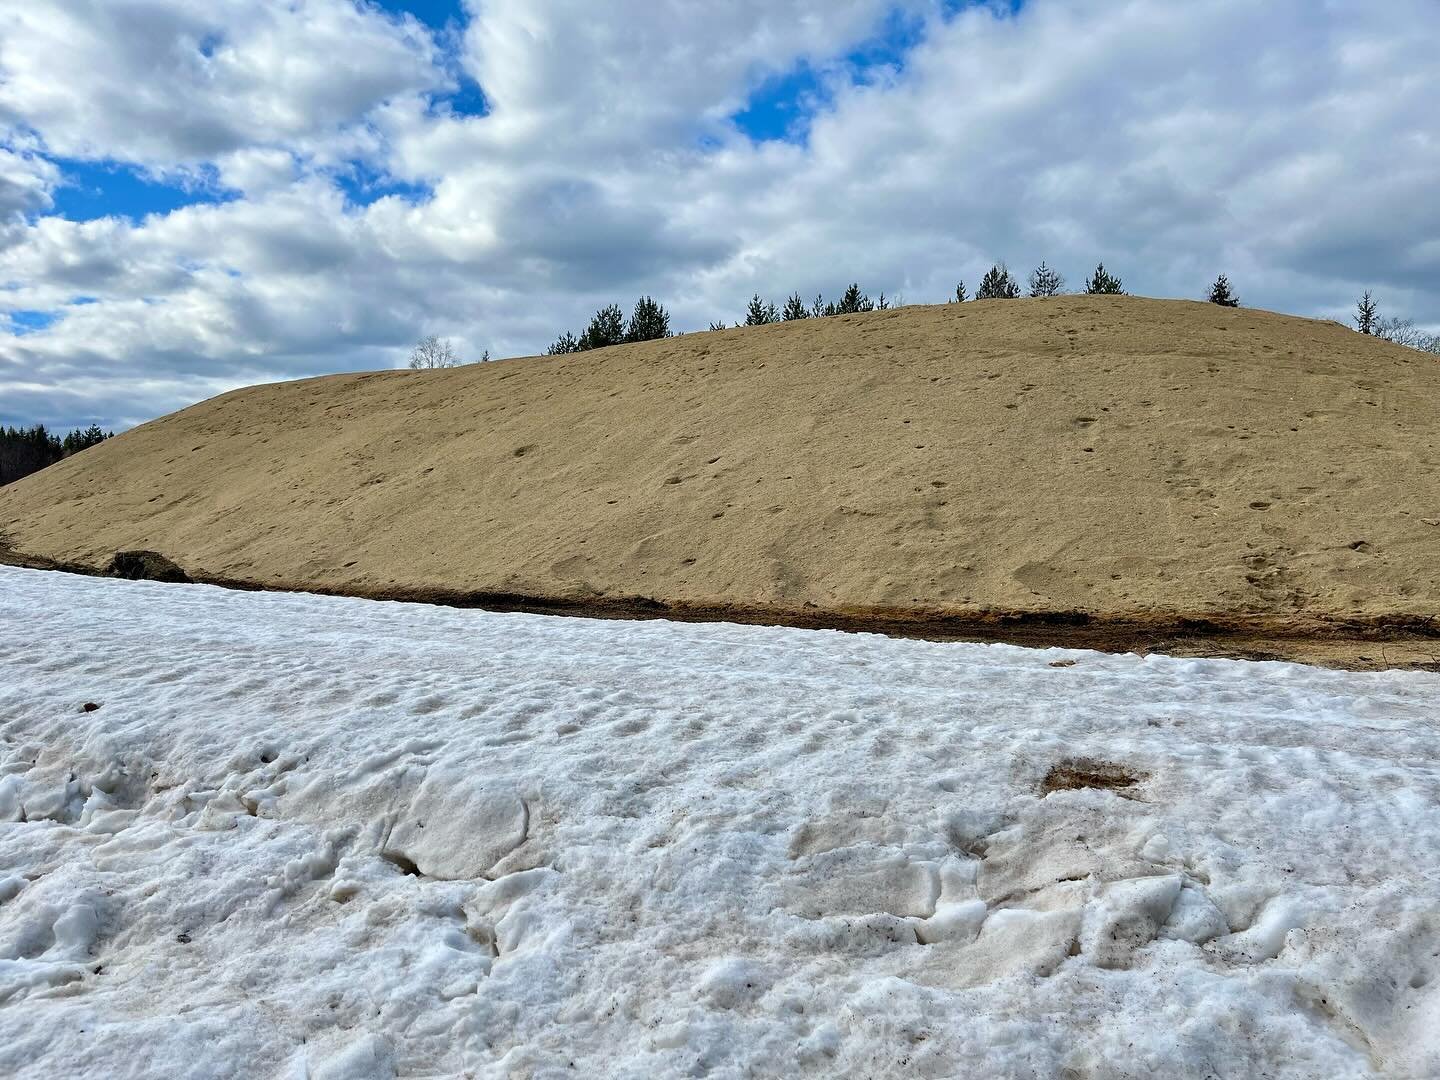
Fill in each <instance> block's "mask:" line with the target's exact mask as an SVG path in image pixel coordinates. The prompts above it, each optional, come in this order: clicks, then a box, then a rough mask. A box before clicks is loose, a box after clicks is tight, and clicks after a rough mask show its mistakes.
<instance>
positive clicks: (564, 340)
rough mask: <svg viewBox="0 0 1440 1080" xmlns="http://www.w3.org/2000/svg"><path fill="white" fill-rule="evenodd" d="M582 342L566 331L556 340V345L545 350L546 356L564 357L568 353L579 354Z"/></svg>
mask: <svg viewBox="0 0 1440 1080" xmlns="http://www.w3.org/2000/svg"><path fill="white" fill-rule="evenodd" d="M579 351H580V341H579V339H578V338H576V336H575V335H574V334H572V333H570V331H569V330H566V331H565V333H563V334H561V335H560V336H559V337H558V338H556V339H555V341H554V343H553V344H552V345H551V346H550V347H549V348H548V349H546V350H545V355H546V356H564V355H565V354H566V353H572V352H579Z"/></svg>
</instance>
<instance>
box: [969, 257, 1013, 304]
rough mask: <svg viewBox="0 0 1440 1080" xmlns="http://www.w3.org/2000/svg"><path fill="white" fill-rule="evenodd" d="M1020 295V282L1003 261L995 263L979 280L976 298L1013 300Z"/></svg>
mask: <svg viewBox="0 0 1440 1080" xmlns="http://www.w3.org/2000/svg"><path fill="white" fill-rule="evenodd" d="M1019 295H1020V283H1019V282H1018V281H1016V280H1015V278H1014V276H1013V275H1012V274H1011V273H1010V271H1009V270H1008V269H1007V268H1006V266H1005V264H1004V263H996V264H995V265H994V266H992V267H991V268H990V270H989V272H987V273H986V275H985V277H984V278H983V279H982V280H981V282H980V289H979V291H978V292H976V293H975V299H976V300H1014V299H1016V298H1017V297H1018V296H1019Z"/></svg>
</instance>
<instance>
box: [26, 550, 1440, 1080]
mask: <svg viewBox="0 0 1440 1080" xmlns="http://www.w3.org/2000/svg"><path fill="white" fill-rule="evenodd" d="M1062 664H1068V665H1069V666H1055V665H1062ZM87 703H89V704H93V705H98V706H99V707H98V708H95V709H93V710H91V711H86V710H85V705H86V704H87ZM1437 720H1440V676H1437V675H1431V674H1424V673H1395V672H1390V673H1370V674H1355V673H1346V672H1335V671H1325V670H1319V669H1311V668H1305V667H1300V666H1296V665H1287V664H1274V663H1266V664H1252V663H1239V662H1232V661H1218V660H1173V659H1167V658H1163V657H1147V658H1140V657H1136V656H1107V655H1102V654H1097V653H1086V652H1078V651H1062V650H1045V651H1032V650H1024V649H1019V648H1012V647H1008V646H995V645H989V646H982V645H957V644H937V643H927V642H914V641H900V640H889V639H885V638H879V637H873V636H866V635H848V634H840V633H833V632H816V631H804V630H793V629H773V628H763V627H746V626H732V625H722V624H715V625H693V624H692V625H682V624H672V623H664V622H645V623H629V622H596V621H586V620H577V619H565V618H551V617H541V616H527V615H513V614H492V613H484V612H475V611H457V610H451V609H445V608H433V607H423V606H417V605H403V604H384V603H374V602H368V601H363V600H348V599H335V598H325V597H316V596H302V595H286V594H247V593H234V592H226V591H222V590H218V589H213V588H208V587H201V586H168V585H157V584H153V583H145V582H119V581H109V580H100V579H86V578H78V577H70V576H65V575H60V574H53V573H40V572H33V571H23V570H14V569H5V568H0V1074H5V1075H19V1076H35V1077H42V1076H44V1077H50V1076H56V1075H66V1074H69V1075H91V1076H153V1075H166V1076H187V1077H224V1076H235V1075H245V1076H277V1077H317V1078H321V1077H389V1076H397V1075H398V1076H452V1075H454V1076H461V1075H474V1076H484V1077H509V1076H516V1077H558V1076H577V1075H578V1076H596V1077H601V1076H604V1077H627V1078H629V1077H634V1078H637V1080H638V1078H642V1077H644V1078H648V1077H664V1076H707V1075H708V1076H714V1077H742V1076H787V1077H789V1076H825V1077H830V1076H884V1075H897V1076H901V1075H903V1076H1013V1077H1031V1076H1040V1077H1050V1076H1067V1077H1096V1078H1102V1077H1107V1078H1108V1077H1117V1078H1118V1077H1126V1076H1145V1075H1152V1074H1161V1075H1167V1076H1176V1077H1190V1076H1194V1077H1205V1076H1215V1077H1236V1076H1262V1075H1263V1076H1268V1077H1314V1076H1326V1077H1345V1076H1367V1075H1373V1074H1377V1073H1378V1074H1382V1075H1389V1076H1397V1077H1421V1076H1433V1075H1440V982H1437V981H1436V980H1437V977H1440V933H1437V931H1440V726H1437ZM1095 762H1108V763H1113V764H1114V765H1116V766H1119V767H1120V772H1115V773H1107V772H1106V771H1105V770H1103V769H1101V768H1099V766H1096V765H1095V764H1094V763H1095ZM1067 763H1068V764H1067ZM1057 766H1062V767H1066V768H1069V769H1070V770H1071V772H1072V773H1073V775H1074V776H1075V777H1079V780H1080V782H1084V781H1085V778H1086V777H1091V778H1092V779H1094V780H1095V782H1097V783H1098V782H1100V781H1101V780H1103V779H1104V778H1105V777H1106V776H1111V777H1113V776H1115V775H1122V773H1123V775H1124V776H1125V777H1127V778H1128V779H1131V780H1133V781H1134V782H1133V783H1129V784H1128V786H1114V787H1107V786H1099V787H1088V786H1080V787H1075V788H1067V787H1065V786H1063V785H1062V786H1060V787H1059V788H1058V789H1055V790H1051V788H1052V787H1054V784H1053V783H1047V776H1048V777H1051V778H1052V779H1053V778H1054V777H1055V776H1057V775H1060V774H1059V773H1056V772H1052V770H1054V769H1055V768H1056V767H1057Z"/></svg>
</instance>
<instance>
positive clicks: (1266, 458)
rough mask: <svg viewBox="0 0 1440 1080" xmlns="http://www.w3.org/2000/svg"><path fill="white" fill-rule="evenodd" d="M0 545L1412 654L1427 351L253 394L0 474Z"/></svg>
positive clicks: (1173, 639)
mask: <svg viewBox="0 0 1440 1080" xmlns="http://www.w3.org/2000/svg"><path fill="white" fill-rule="evenodd" d="M0 534H3V538H4V541H5V543H6V544H7V545H8V548H9V552H10V554H9V556H8V558H9V560H10V561H23V560H26V559H28V560H30V561H31V562H32V563H33V564H36V565H60V566H64V567H68V568H72V569H93V570H99V569H103V568H104V567H105V566H107V565H108V564H109V562H110V560H111V559H112V558H113V557H114V555H115V553H116V552H118V551H126V550H136V549H139V550H149V551H155V552H159V553H160V554H162V555H164V556H166V557H168V558H170V559H172V560H173V561H174V562H175V563H177V564H178V565H179V566H181V567H183V568H184V570H185V572H186V573H188V574H189V575H190V576H191V577H193V578H195V579H197V580H211V581H219V582H222V583H226V584H232V585H239V586H243V587H257V588H296V589H309V590H315V591H323V592H336V593H346V594H354V595H364V596H377V597H396V598H408V599H422V600H438V601H444V602H456V603H476V604H481V605H484V606H491V607H510V608H522V609H530V610H556V611H568V612H572V613H580V614H587V613H588V614H597V615H616V616H630V615H673V616H678V617H694V618H737V619H742V620H745V621H761V622H781V623H791V624H797V625H812V626H838V627H842V628H847V629H876V630H881V631H885V632H894V633H911V634H916V635H918V636H930V637H960V638H967V637H968V638H976V639H981V640H1013V641H1019V642H1022V643H1032V644H1075V645H1078V646H1094V647H1100V648H1141V649H1147V648H1161V649H1166V650H1168V651H1172V652H1178V653H1182V654H1202V655H1203V654H1210V655H1249V656H1260V657H1268V656H1274V657H1288V658H1296V659H1306V660H1313V661H1316V662H1322V663H1335V664H1343V665H1347V666H1358V667H1365V666H1386V665H1388V666H1409V665H1427V666H1435V662H1436V660H1437V654H1440V641H1437V639H1436V634H1437V627H1440V620H1437V618H1436V617H1437V615H1440V362H1437V361H1436V359H1435V358H1433V357H1430V356H1427V355H1425V354H1421V353H1417V352H1414V351H1412V350H1408V349H1403V348H1400V347H1398V346H1394V345H1390V344H1388V343H1385V342H1381V341H1377V340H1375V339H1372V338H1366V337H1363V336H1361V335H1359V334H1356V333H1354V332H1353V331H1351V330H1349V329H1347V328H1345V327H1343V326H1341V325H1339V324H1337V323H1332V322H1324V321H1316V320H1309V319H1300V318H1294V317H1290V316H1283V315H1277V314H1273V313H1269V312H1264V311H1258V310H1251V309H1244V308H1241V309H1228V308H1221V307H1217V306H1214V305H1211V304H1204V303H1191V302H1185V301H1162V300H1147V299H1140V298H1134V297H1085V296H1078V297H1061V298H1056V299H1051V300H1021V301H990V302H981V303H969V304H964V305H942V306H935V307H907V308H901V309H898V310H891V311H884V312H872V313H868V314H863V315H853V316H843V317H839V318H830V319H817V320H806V321H802V322H795V323H785V324H779V325H775V326H769V327H759V328H746V329H736V330H727V331H719V332H707V333H696V334H687V335H684V336H681V337H677V338H673V339H670V340H667V341H660V342H648V343H644V344H639V345H632V346H621V347H616V348H612V349H605V350H600V351H597V352H591V353H585V354H580V355H574V356H565V357H544V358H526V359H517V360H510V361H502V362H498V363H490V364H484V365H475V366H470V367H463V368H458V369H453V370H448V371H436V372H409V371H385V372H370V373H365V374H346V375H334V376H327V377H323V378H317V379H308V380H301V381H296V382H287V383H279V384H273V385H266V386H255V387H250V388H247V389H243V390H237V391H234V392H232V393H229V394H224V395H221V396H220V397H217V398H213V399H211V400H209V401H205V402H202V403H200V404H198V405H195V406H193V407H191V408H189V409H185V410H183V411H181V412H179V413H175V414H173V415H170V416H167V417H163V418H161V419H159V420H156V421H153V422H151V423H148V424H144V425H142V426H140V427H138V428H136V429H134V430H133V431H130V432H127V433H125V434H123V435H121V436H120V437H118V438H116V439H114V440H111V441H108V442H106V443H103V444H101V445H100V446H97V447H94V448H92V449H90V450H87V451H85V452H84V453H82V454H79V455H77V456H75V457H73V458H70V459H67V460H66V461H63V462H61V463H60V464H58V465H55V466H53V467H51V468H49V469H46V470H44V471H42V472H40V473H37V474H35V475H33V476H31V477H28V478H26V479H24V480H22V481H19V482H18V483H15V484H12V485H10V486H8V487H6V488H4V489H0Z"/></svg>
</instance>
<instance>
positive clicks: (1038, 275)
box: [1030, 261, 1065, 296]
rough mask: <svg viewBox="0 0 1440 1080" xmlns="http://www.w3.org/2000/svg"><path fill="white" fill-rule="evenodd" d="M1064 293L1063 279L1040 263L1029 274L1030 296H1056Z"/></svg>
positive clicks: (1056, 272)
mask: <svg viewBox="0 0 1440 1080" xmlns="http://www.w3.org/2000/svg"><path fill="white" fill-rule="evenodd" d="M1064 291H1065V279H1064V278H1063V277H1061V276H1060V274H1059V272H1058V271H1055V270H1051V269H1050V267H1048V266H1046V265H1045V263H1044V262H1043V261H1042V262H1041V263H1040V265H1039V266H1037V267H1036V268H1035V269H1034V270H1033V271H1032V272H1031V274H1030V295H1031V296H1058V295H1060V293H1062V292H1064Z"/></svg>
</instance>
